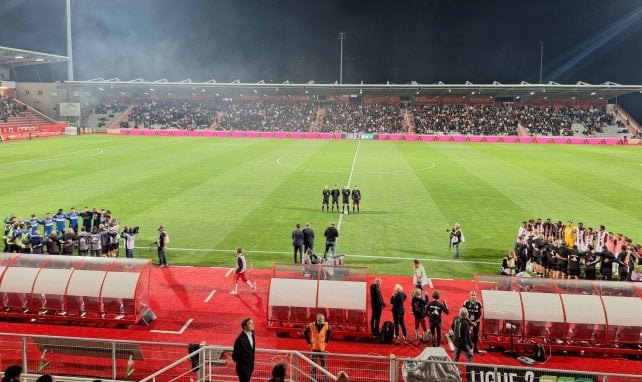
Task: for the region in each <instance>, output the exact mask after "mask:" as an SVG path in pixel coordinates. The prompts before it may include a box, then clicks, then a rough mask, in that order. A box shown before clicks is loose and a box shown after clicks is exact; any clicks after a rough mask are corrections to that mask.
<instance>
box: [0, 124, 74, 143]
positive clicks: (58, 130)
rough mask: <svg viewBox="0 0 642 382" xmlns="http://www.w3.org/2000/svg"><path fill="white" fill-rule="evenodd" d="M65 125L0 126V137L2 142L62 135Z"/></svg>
mask: <svg viewBox="0 0 642 382" xmlns="http://www.w3.org/2000/svg"><path fill="white" fill-rule="evenodd" d="M65 127H67V125H65V124H63V123H59V124H52V125H32V126H11V127H2V125H0V136H2V139H3V140H15V139H30V138H38V137H51V136H56V135H63V134H64V132H65Z"/></svg>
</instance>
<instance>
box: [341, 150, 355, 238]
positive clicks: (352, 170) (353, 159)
mask: <svg viewBox="0 0 642 382" xmlns="http://www.w3.org/2000/svg"><path fill="white" fill-rule="evenodd" d="M359 145H361V141H357V149H356V150H354V158H352V167H351V168H350V175H349V176H348V187H350V183H352V174H353V173H354V165H355V164H356V163H357V154H359ZM348 210H350V205H349V204H348ZM342 220H343V214H340V215H339V223H337V230H338V231H339V233H341V221H342ZM337 241H339V240H338V238H337Z"/></svg>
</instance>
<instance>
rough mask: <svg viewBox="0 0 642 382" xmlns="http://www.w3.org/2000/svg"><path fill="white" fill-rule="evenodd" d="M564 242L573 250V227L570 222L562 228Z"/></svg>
mask: <svg viewBox="0 0 642 382" xmlns="http://www.w3.org/2000/svg"><path fill="white" fill-rule="evenodd" d="M564 242H565V243H566V246H567V247H569V248H573V245H574V244H575V226H574V225H573V222H572V221H570V220H569V221H568V222H567V223H566V225H565V226H564Z"/></svg>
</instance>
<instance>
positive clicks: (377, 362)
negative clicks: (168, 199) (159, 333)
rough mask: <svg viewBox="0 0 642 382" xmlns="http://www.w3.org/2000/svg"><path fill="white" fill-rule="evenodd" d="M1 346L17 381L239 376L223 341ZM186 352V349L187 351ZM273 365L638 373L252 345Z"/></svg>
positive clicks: (257, 375)
mask: <svg viewBox="0 0 642 382" xmlns="http://www.w3.org/2000/svg"><path fill="white" fill-rule="evenodd" d="M63 340H64V341H66V345H64V346H62V345H61V343H62V341H63ZM49 346H57V347H56V351H55V352H54V351H48V349H49ZM0 348H1V349H2V368H5V367H6V366H8V365H11V364H17V365H21V366H22V367H23V370H24V371H23V377H24V378H23V380H32V379H35V378H37V376H38V375H40V374H50V375H52V376H54V380H56V381H60V382H89V381H93V380H95V379H110V380H129V381H132V380H136V381H141V382H157V381H177V382H182V381H185V382H201V381H208V382H209V381H236V380H238V377H237V376H236V373H235V364H234V362H233V361H232V359H231V352H232V348H230V347H225V346H209V345H191V346H190V345H188V344H175V343H152V342H127V341H118V340H108V339H87V338H68V337H64V338H63V337H47V336H35V335H33V336H32V335H26V334H0ZM188 349H193V351H192V352H191V353H189V350H188ZM277 362H284V363H285V364H286V367H287V378H286V380H287V381H290V382H292V381H313V382H314V381H322V380H324V379H326V380H327V381H335V380H336V375H337V374H338V373H339V371H341V370H344V371H346V372H347V373H348V375H349V376H350V381H353V382H387V381H390V382H400V381H407V382H418V381H445V380H448V381H468V382H473V381H475V382H478V381H543V382H544V381H576V382H586V381H595V382H625V381H628V382H642V376H640V375H627V374H611V373H595V372H582V371H572V370H555V369H542V368H528V367H507V366H503V365H487V364H479V363H472V364H467V363H455V362H451V361H450V360H449V359H437V360H435V359H431V360H426V359H419V358H398V357H395V356H394V355H390V356H375V355H351V354H334V353H328V354H327V355H326V362H327V363H326V368H325V369H322V368H320V367H319V366H318V365H317V364H315V363H314V362H313V360H312V357H311V354H310V353H302V352H297V351H288V350H273V349H257V353H256V362H255V364H256V366H255V371H254V374H253V377H252V380H253V381H262V382H265V381H267V380H268V379H269V378H270V376H271V370H272V367H273V365H274V364H276V363H277ZM313 370H314V373H313ZM444 372H445V374H444ZM445 376H447V378H446V377H445ZM444 378H446V379H444Z"/></svg>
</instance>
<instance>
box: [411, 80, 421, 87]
mask: <svg viewBox="0 0 642 382" xmlns="http://www.w3.org/2000/svg"><path fill="white" fill-rule="evenodd" d="M410 85H413V86H417V85H419V83H418V82H417V81H411V82H410Z"/></svg>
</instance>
